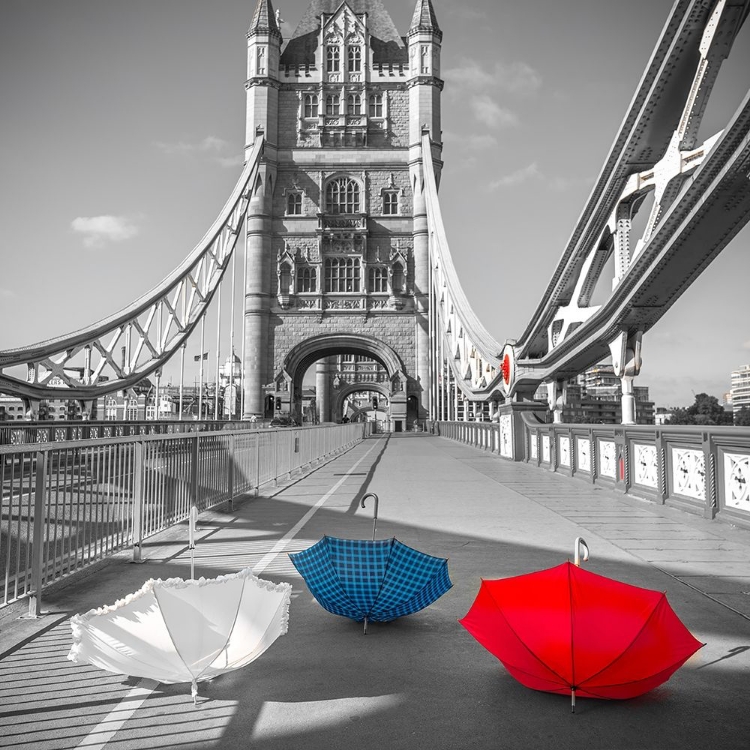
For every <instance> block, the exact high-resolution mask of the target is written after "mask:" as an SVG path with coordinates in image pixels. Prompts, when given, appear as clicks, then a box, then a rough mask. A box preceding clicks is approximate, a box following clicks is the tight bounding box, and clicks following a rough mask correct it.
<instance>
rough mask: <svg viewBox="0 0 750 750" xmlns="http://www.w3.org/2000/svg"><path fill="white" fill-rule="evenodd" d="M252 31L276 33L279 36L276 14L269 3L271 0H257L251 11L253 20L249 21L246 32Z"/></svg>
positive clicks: (250, 32)
mask: <svg viewBox="0 0 750 750" xmlns="http://www.w3.org/2000/svg"><path fill="white" fill-rule="evenodd" d="M254 32H256V33H257V32H266V33H269V32H271V33H273V32H275V33H277V34H279V36H281V31H280V30H279V25H278V24H277V23H276V14H275V13H274V10H273V5H271V0H258V5H257V6H256V8H255V13H253V20H252V21H251V23H250V28H249V29H248V34H252V33H254Z"/></svg>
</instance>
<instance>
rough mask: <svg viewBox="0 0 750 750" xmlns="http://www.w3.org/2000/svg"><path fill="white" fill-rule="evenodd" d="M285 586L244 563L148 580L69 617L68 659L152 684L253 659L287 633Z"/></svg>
mask: <svg viewBox="0 0 750 750" xmlns="http://www.w3.org/2000/svg"><path fill="white" fill-rule="evenodd" d="M291 592H292V587H291V585H290V584H288V583H279V584H276V583H272V582H271V581H264V580H263V579H261V578H257V577H256V576H254V575H253V574H252V572H251V571H250V569H249V568H247V569H245V570H242V571H240V572H239V573H234V574H232V575H225V576H220V577H218V578H212V579H204V578H201V579H199V580H197V581H194V580H190V581H184V580H183V579H181V578H170V579H169V580H166V581H162V580H153V579H151V580H149V581H146V583H145V584H144V585H143V587H142V588H141V589H140V590H139V591H136V592H135V593H134V594H130V595H129V596H127V597H125V599H122V600H120V601H118V602H117V603H116V604H114V605H113V606H108V607H101V608H99V609H92V610H90V611H89V612H86V613H85V614H79V615H75V616H74V617H72V618H71V620H70V624H71V627H72V629H73V647H72V648H71V649H70V653H69V654H68V659H70V660H71V661H73V662H75V663H78V664H83V663H88V664H92V665H93V666H95V667H99V668H100V669H106V670H107V671H109V672H116V673H118V674H125V675H132V676H137V677H147V678H150V679H153V680H157V681H158V682H166V683H173V682H190V683H192V686H193V697H195V696H196V695H197V685H196V683H197V682H199V681H202V680H210V679H211V678H213V677H216V676H217V675H219V674H222V673H223V672H227V671H229V670H232V669H239V668H240V667H244V666H245V665H246V664H249V663H250V662H251V661H253V660H255V659H257V658H258V657H259V656H260V655H261V654H262V653H263V652H264V651H265V650H266V649H267V648H268V647H269V646H270V645H271V644H272V643H273V642H274V641H275V640H276V639H277V638H278V637H279V636H280V635H283V634H284V633H286V631H287V625H288V622H289V601H290V599H291Z"/></svg>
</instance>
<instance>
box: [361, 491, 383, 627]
mask: <svg viewBox="0 0 750 750" xmlns="http://www.w3.org/2000/svg"><path fill="white" fill-rule="evenodd" d="M368 497H374V498H375V515H374V516H373V518H372V541H373V542H374V541H375V529H376V528H377V527H378V503H379V502H380V500H379V499H378V496H377V495H376V494H375V493H374V492H368V493H367V494H366V495H365V496H364V497H363V498H362V507H363V508H364V507H365V500H366V499H367V498H368ZM366 627H367V625H365V628H366Z"/></svg>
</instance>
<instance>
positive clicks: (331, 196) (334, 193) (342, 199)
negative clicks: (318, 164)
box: [326, 177, 359, 214]
mask: <svg viewBox="0 0 750 750" xmlns="http://www.w3.org/2000/svg"><path fill="white" fill-rule="evenodd" d="M326 207H327V210H328V213H331V214H356V213H359V185H358V184H357V183H356V182H354V180H350V179H349V178H348V177H336V178H335V179H333V180H331V181H330V182H329V183H328V185H327V186H326Z"/></svg>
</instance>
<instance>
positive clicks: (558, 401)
mask: <svg viewBox="0 0 750 750" xmlns="http://www.w3.org/2000/svg"><path fill="white" fill-rule="evenodd" d="M567 396H568V393H567V388H566V387H565V381H564V380H553V381H552V382H551V383H547V403H548V405H549V408H550V411H551V412H552V421H553V422H554V423H555V424H560V423H562V421H563V409H564V408H565V402H566V401H567Z"/></svg>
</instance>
